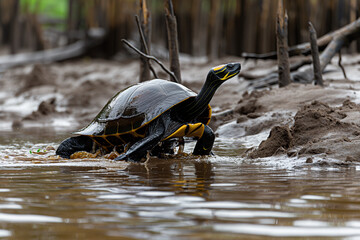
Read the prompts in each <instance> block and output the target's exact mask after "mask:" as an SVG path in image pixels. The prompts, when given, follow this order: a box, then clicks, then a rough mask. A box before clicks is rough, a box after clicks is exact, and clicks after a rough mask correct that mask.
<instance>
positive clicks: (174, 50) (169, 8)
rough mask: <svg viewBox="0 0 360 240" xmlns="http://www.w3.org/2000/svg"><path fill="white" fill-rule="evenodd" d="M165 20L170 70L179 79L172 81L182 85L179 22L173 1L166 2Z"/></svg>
mask: <svg viewBox="0 0 360 240" xmlns="http://www.w3.org/2000/svg"><path fill="white" fill-rule="evenodd" d="M164 6H165V18H166V29H167V36H168V45H169V61H170V70H171V71H172V72H173V73H174V75H175V76H176V78H177V79H173V78H172V79H171V80H172V81H174V82H178V83H181V73H180V62H179V44H178V36H177V22H176V17H175V14H174V9H173V5H172V1H171V0H165V4H164Z"/></svg>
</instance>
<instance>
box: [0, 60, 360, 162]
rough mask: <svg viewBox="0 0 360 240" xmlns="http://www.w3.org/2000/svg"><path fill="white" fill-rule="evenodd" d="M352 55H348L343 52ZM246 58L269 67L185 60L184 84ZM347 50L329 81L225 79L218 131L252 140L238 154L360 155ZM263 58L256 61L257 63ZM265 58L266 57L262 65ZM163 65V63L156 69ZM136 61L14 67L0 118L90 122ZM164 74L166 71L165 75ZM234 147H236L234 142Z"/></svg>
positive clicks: (48, 124)
mask: <svg viewBox="0 0 360 240" xmlns="http://www.w3.org/2000/svg"><path fill="white" fill-rule="evenodd" d="M345 60H346V58H345ZM235 61H236V62H241V63H242V65H243V66H242V69H243V70H242V71H245V72H246V71H252V72H256V71H260V72H261V71H268V70H269V69H273V68H274V65H272V64H270V65H269V64H268V65H269V66H270V67H269V66H267V65H266V66H267V70H266V69H261V64H257V63H254V62H252V63H248V62H244V61H243V59H239V58H225V59H220V60H219V61H217V62H211V63H209V62H200V63H199V62H197V60H196V59H190V60H189V59H188V60H186V61H183V63H182V76H183V84H184V85H186V86H187V87H189V88H190V89H192V90H194V91H199V90H200V88H201V86H202V83H203V81H204V79H205V77H206V75H207V72H208V71H209V69H210V68H211V67H213V66H216V65H219V64H222V63H225V62H235ZM356 63H357V61H356V60H352V59H351V58H348V60H347V63H346V62H345V63H343V64H344V65H345V67H347V68H348V69H350V72H348V75H349V76H350V77H351V80H350V79H343V76H341V71H340V70H339V69H335V70H334V68H336V67H334V65H330V67H332V68H333V69H332V70H330V71H328V73H327V74H325V75H324V78H325V81H326V82H325V83H326V86H325V87H319V86H314V85H312V84H308V85H304V84H296V83H294V84H291V85H289V86H287V87H285V88H277V87H274V86H273V87H271V88H270V87H269V88H266V89H263V90H253V89H251V87H249V86H250V85H251V84H250V83H251V82H249V81H246V80H244V79H243V78H234V79H232V80H229V81H228V82H226V83H225V84H223V85H222V86H221V87H220V88H219V90H218V91H217V93H216V94H215V96H214V98H213V100H212V101H211V105H212V108H213V117H212V120H211V122H210V126H211V128H212V129H213V130H214V131H215V132H216V135H217V137H219V138H220V139H229V138H230V139H237V140H238V141H240V142H243V143H244V146H246V148H248V151H246V154H242V155H241V156H239V157H242V158H249V159H256V158H264V157H271V156H287V157H288V158H289V161H292V158H294V157H295V158H304V159H307V158H308V157H312V156H319V157H321V158H323V159H324V160H326V159H335V160H338V161H341V162H347V163H350V162H357V161H358V160H357V159H359V157H360V150H358V147H357V146H358V143H359V142H360V137H359V136H360V122H359V121H358V119H360V118H359V117H360V116H359V110H360V106H359V103H360V97H359V94H360V91H359V89H360V84H359V81H358V80H359V79H357V77H356V76H358V75H356V73H357V72H356V71H359V69H354V66H356ZM256 64H257V65H256ZM264 66H265V65H264ZM156 70H157V71H158V72H160V71H161V70H160V69H156ZM138 71H139V64H138V62H137V61H125V62H116V61H100V60H92V61H87V60H77V61H72V62H64V63H53V64H47V65H29V66H24V67H18V68H14V69H9V70H8V71H6V72H4V73H2V74H1V76H0V86H1V88H2V91H1V92H0V122H1V125H2V126H3V127H4V128H5V129H7V130H9V129H13V130H14V131H17V130H18V129H23V128H27V127H29V126H34V125H35V126H38V127H45V128H53V129H54V130H55V131H61V132H62V133H66V132H67V133H68V134H67V136H71V132H72V131H74V130H77V129H79V128H82V127H84V126H85V125H86V124H87V123H89V122H90V121H91V120H92V119H93V118H94V117H95V116H96V114H97V113H98V112H99V111H100V109H101V108H102V107H103V106H104V105H105V104H106V102H107V101H108V99H110V98H111V97H112V96H113V95H114V94H116V93H117V92H118V91H120V90H121V89H124V88H126V87H128V86H130V85H132V84H136V83H137V82H138ZM164 77H165V76H164ZM234 151H235V150H234Z"/></svg>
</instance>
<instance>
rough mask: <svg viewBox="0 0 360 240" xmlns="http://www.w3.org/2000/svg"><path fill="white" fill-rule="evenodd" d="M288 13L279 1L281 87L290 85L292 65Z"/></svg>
mask: <svg viewBox="0 0 360 240" xmlns="http://www.w3.org/2000/svg"><path fill="white" fill-rule="evenodd" d="M287 25H288V17H287V13H286V12H285V14H284V9H283V1H282V0H278V12H277V17H276V37H277V55H278V71H279V87H285V86H287V85H289V84H290V64H289V54H288V39H287V35H288V34H287V31H288V30H287Z"/></svg>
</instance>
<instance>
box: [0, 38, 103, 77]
mask: <svg viewBox="0 0 360 240" xmlns="http://www.w3.org/2000/svg"><path fill="white" fill-rule="evenodd" d="M96 43H98V41H96V42H92V43H91V44H90V45H89V44H87V43H86V42H85V41H78V42H76V43H72V44H70V45H67V46H64V47H59V48H54V49H49V50H44V51H38V52H31V53H19V54H14V55H6V56H0V72H2V71H4V70H5V69H8V68H11V67H15V66H21V65H25V64H33V63H51V62H57V61H64V60H68V59H71V58H75V57H79V56H81V55H83V54H85V53H86V52H87V50H88V48H89V47H90V46H94V45H97V44H96Z"/></svg>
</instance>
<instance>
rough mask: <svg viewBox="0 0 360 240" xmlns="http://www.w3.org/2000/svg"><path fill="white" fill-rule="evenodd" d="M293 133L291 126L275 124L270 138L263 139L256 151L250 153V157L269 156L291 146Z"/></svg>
mask: <svg viewBox="0 0 360 240" xmlns="http://www.w3.org/2000/svg"><path fill="white" fill-rule="evenodd" d="M292 138H293V137H292V135H291V132H290V129H289V127H287V126H275V127H273V128H272V129H271V132H270V135H269V137H268V139H266V140H265V141H262V142H261V143H260V145H259V147H258V149H257V150H256V151H253V152H252V153H250V154H249V157H250V158H261V157H269V156H272V155H274V154H276V153H278V152H280V151H282V152H283V151H284V150H285V149H288V148H289V147H290V144H291V142H292Z"/></svg>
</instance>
